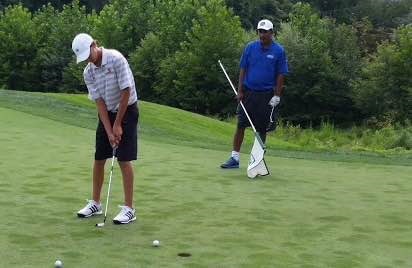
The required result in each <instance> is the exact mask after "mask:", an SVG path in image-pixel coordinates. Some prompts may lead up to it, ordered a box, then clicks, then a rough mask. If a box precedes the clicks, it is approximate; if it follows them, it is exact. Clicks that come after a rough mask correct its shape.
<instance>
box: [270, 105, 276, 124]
mask: <svg viewBox="0 0 412 268" xmlns="http://www.w3.org/2000/svg"><path fill="white" fill-rule="evenodd" d="M273 110H275V106H272V112H270V117H269V118H270V123H273V119H272V115H273Z"/></svg>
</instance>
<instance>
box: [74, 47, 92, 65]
mask: <svg viewBox="0 0 412 268" xmlns="http://www.w3.org/2000/svg"><path fill="white" fill-rule="evenodd" d="M89 56H90V50H88V51H85V52H83V53H82V54H80V55H77V58H76V63H79V62H82V61H85V60H87V59H88V58H89Z"/></svg>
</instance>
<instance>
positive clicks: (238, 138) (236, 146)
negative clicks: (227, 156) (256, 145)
mask: <svg viewBox="0 0 412 268" xmlns="http://www.w3.org/2000/svg"><path fill="white" fill-rule="evenodd" d="M244 137H245V129H244V128H239V127H238V128H236V132H235V136H234V137H233V151H235V152H240V147H242V143H243V138H244Z"/></svg>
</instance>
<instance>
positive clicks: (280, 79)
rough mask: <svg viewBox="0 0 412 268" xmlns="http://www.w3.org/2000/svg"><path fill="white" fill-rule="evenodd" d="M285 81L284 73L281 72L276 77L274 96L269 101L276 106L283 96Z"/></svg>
mask: <svg viewBox="0 0 412 268" xmlns="http://www.w3.org/2000/svg"><path fill="white" fill-rule="evenodd" d="M284 82H285V76H284V75H283V74H279V75H278V76H277V77H276V86H275V87H274V88H273V97H272V99H270V101H269V105H270V106H272V107H276V106H278V104H279V103H280V96H282V93H283V89H284V88H285V86H284Z"/></svg>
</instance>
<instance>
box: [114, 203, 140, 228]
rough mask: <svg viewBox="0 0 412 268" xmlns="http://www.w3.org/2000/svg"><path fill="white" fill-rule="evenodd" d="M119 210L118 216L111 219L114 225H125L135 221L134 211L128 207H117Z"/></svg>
mask: <svg viewBox="0 0 412 268" xmlns="http://www.w3.org/2000/svg"><path fill="white" fill-rule="evenodd" d="M119 207H120V208H121V210H120V212H119V214H117V216H116V217H114V219H113V223H114V224H127V223H129V222H132V221H134V220H136V210H135V209H132V208H130V207H128V206H119Z"/></svg>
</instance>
